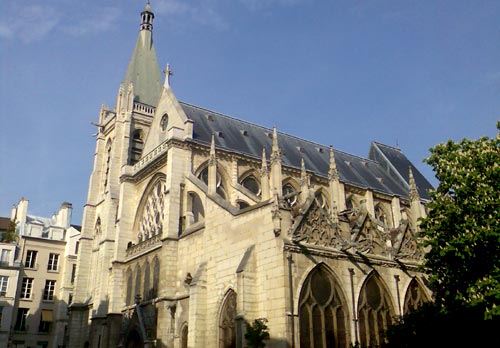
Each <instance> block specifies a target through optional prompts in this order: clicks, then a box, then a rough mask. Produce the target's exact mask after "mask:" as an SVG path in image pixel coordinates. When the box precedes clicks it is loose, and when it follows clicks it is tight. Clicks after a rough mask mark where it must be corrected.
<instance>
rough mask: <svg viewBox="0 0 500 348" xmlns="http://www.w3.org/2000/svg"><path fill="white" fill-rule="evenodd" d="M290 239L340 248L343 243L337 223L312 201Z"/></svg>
mask: <svg viewBox="0 0 500 348" xmlns="http://www.w3.org/2000/svg"><path fill="white" fill-rule="evenodd" d="M292 240H294V241H296V242H303V243H307V244H312V245H320V246H326V247H332V248H339V249H340V248H342V247H343V245H344V244H345V242H344V240H343V238H342V237H341V236H340V233H339V228H338V225H336V224H334V223H333V222H332V221H331V220H330V219H329V217H328V212H327V211H326V210H325V209H324V208H322V207H320V206H319V205H318V204H317V202H316V201H314V202H313V203H312V204H311V206H310V207H309V209H308V211H307V212H306V213H305V215H304V217H303V218H302V221H301V222H300V224H299V226H298V227H297V228H296V229H295V231H294V232H293V235H292Z"/></svg>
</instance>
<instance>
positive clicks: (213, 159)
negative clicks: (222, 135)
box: [208, 133, 217, 166]
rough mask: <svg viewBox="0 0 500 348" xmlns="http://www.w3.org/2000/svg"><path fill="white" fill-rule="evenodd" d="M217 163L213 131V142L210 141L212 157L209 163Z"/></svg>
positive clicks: (210, 164)
mask: <svg viewBox="0 0 500 348" xmlns="http://www.w3.org/2000/svg"><path fill="white" fill-rule="evenodd" d="M216 163H217V158H216V157H215V133H212V142H211V143H210V158H209V160H208V165H209V166H212V165H215V164H216Z"/></svg>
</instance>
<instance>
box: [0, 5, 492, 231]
mask: <svg viewBox="0 0 500 348" xmlns="http://www.w3.org/2000/svg"><path fill="white" fill-rule="evenodd" d="M145 2H146V1H145V0H121V1H109V0H99V1H96V0H95V1H94V0H87V1H80V0H43V1H42V0H40V1H37V0H25V1H14V0H3V1H1V3H0V120H1V125H2V128H1V129H2V134H1V136H0V163H1V170H0V216H10V209H11V207H12V205H13V204H16V203H17V202H18V200H19V199H20V198H21V197H25V198H27V199H29V201H30V203H29V210H30V213H32V214H35V215H42V216H50V215H51V214H52V213H53V212H54V211H56V210H57V209H58V208H59V206H60V204H61V203H62V202H64V201H67V202H71V203H72V204H73V207H74V215H73V223H74V224H81V217H82V212H83V205H84V204H85V201H86V197H87V189H88V182H89V176H90V173H91V170H92V165H93V153H94V148H95V143H94V140H95V139H94V137H93V133H95V128H94V126H92V125H91V124H90V122H95V121H97V117H98V113H99V109H100V106H101V104H102V103H104V104H106V105H109V106H111V107H113V106H114V103H115V99H116V94H117V91H118V87H119V84H120V82H121V80H122V79H123V77H124V75H125V71H126V68H127V64H128V61H129V58H130V55H131V53H132V50H133V47H134V44H135V41H136V38H137V35H138V28H139V20H140V18H139V13H140V12H141V11H142V10H143V8H144V5H145ZM151 7H152V10H153V12H154V13H155V16H156V17H155V22H154V30H153V37H154V42H155V47H156V51H157V54H158V60H159V62H160V64H161V65H162V67H163V66H165V65H166V64H167V63H170V64H171V66H172V69H173V70H174V75H173V77H172V87H173V89H174V92H175V94H176V96H177V98H178V99H179V100H182V101H185V102H188V103H191V104H195V105H198V106H202V107H205V108H208V109H212V110H215V111H218V112H222V113H225V114H228V115H231V116H234V117H237V118H241V119H244V120H248V121H251V122H253V123H257V124H261V125H263V126H267V127H272V126H274V125H275V126H277V128H278V130H279V131H283V132H286V133H290V134H293V135H296V136H299V137H302V138H305V139H308V140H312V141H315V142H318V143H320V144H324V145H329V144H332V145H333V146H334V147H335V148H337V149H339V150H342V151H346V152H349V153H353V154H356V155H359V156H363V157H365V156H367V154H368V149H369V146H370V143H371V141H378V142H382V143H385V144H387V145H392V146H399V147H400V148H401V149H402V150H403V152H404V153H405V154H406V155H407V156H408V158H409V159H410V160H411V161H413V162H414V163H415V165H416V166H417V167H418V168H419V169H420V171H421V172H422V173H423V174H424V175H425V176H426V177H427V178H428V179H429V181H431V183H432V184H433V185H436V184H437V182H436V180H435V179H434V174H433V172H432V170H431V168H430V167H429V166H427V165H426V164H424V163H423V162H422V160H423V159H424V158H425V157H427V156H428V155H429V148H431V147H433V146H434V145H436V144H438V143H440V142H444V141H446V140H448V139H453V140H461V139H462V138H471V139H476V138H478V137H481V136H483V135H487V136H490V137H494V136H496V133H497V131H496V128H495V125H496V122H497V121H498V120H500V45H499V43H500V42H499V41H500V21H499V15H500V2H499V1H473V2H472V1H460V0H450V1H437V0H419V1H406V0H396V1H389V0H379V1H375V0H371V1H368V0H365V1H360V0H359V1H358V0H349V1H348V0H339V1H333V0H332V1H329V0H191V1H189V0H184V1H182V0H151Z"/></svg>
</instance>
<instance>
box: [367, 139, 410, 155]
mask: <svg viewBox="0 0 500 348" xmlns="http://www.w3.org/2000/svg"><path fill="white" fill-rule="evenodd" d="M372 144H376V145H382V146H385V147H388V148H391V149H393V150H396V151H399V152H401V153H403V150H401V148H399V147H396V146H392V145H387V144H384V143H381V142H378V141H372Z"/></svg>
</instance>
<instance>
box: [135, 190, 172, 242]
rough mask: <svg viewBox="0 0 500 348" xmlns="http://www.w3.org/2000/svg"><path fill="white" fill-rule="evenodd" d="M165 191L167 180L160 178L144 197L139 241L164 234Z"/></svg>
mask: <svg viewBox="0 0 500 348" xmlns="http://www.w3.org/2000/svg"><path fill="white" fill-rule="evenodd" d="M165 192H166V188H165V181H163V180H158V181H157V182H156V183H155V184H154V185H153V186H152V187H151V189H150V190H149V191H148V192H147V195H145V197H144V198H143V200H145V203H143V207H142V212H141V219H140V220H139V221H140V222H139V233H138V235H137V241H138V243H140V242H142V241H144V240H147V239H149V238H151V237H154V236H156V235H157V234H162V231H163V207H164V201H165Z"/></svg>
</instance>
